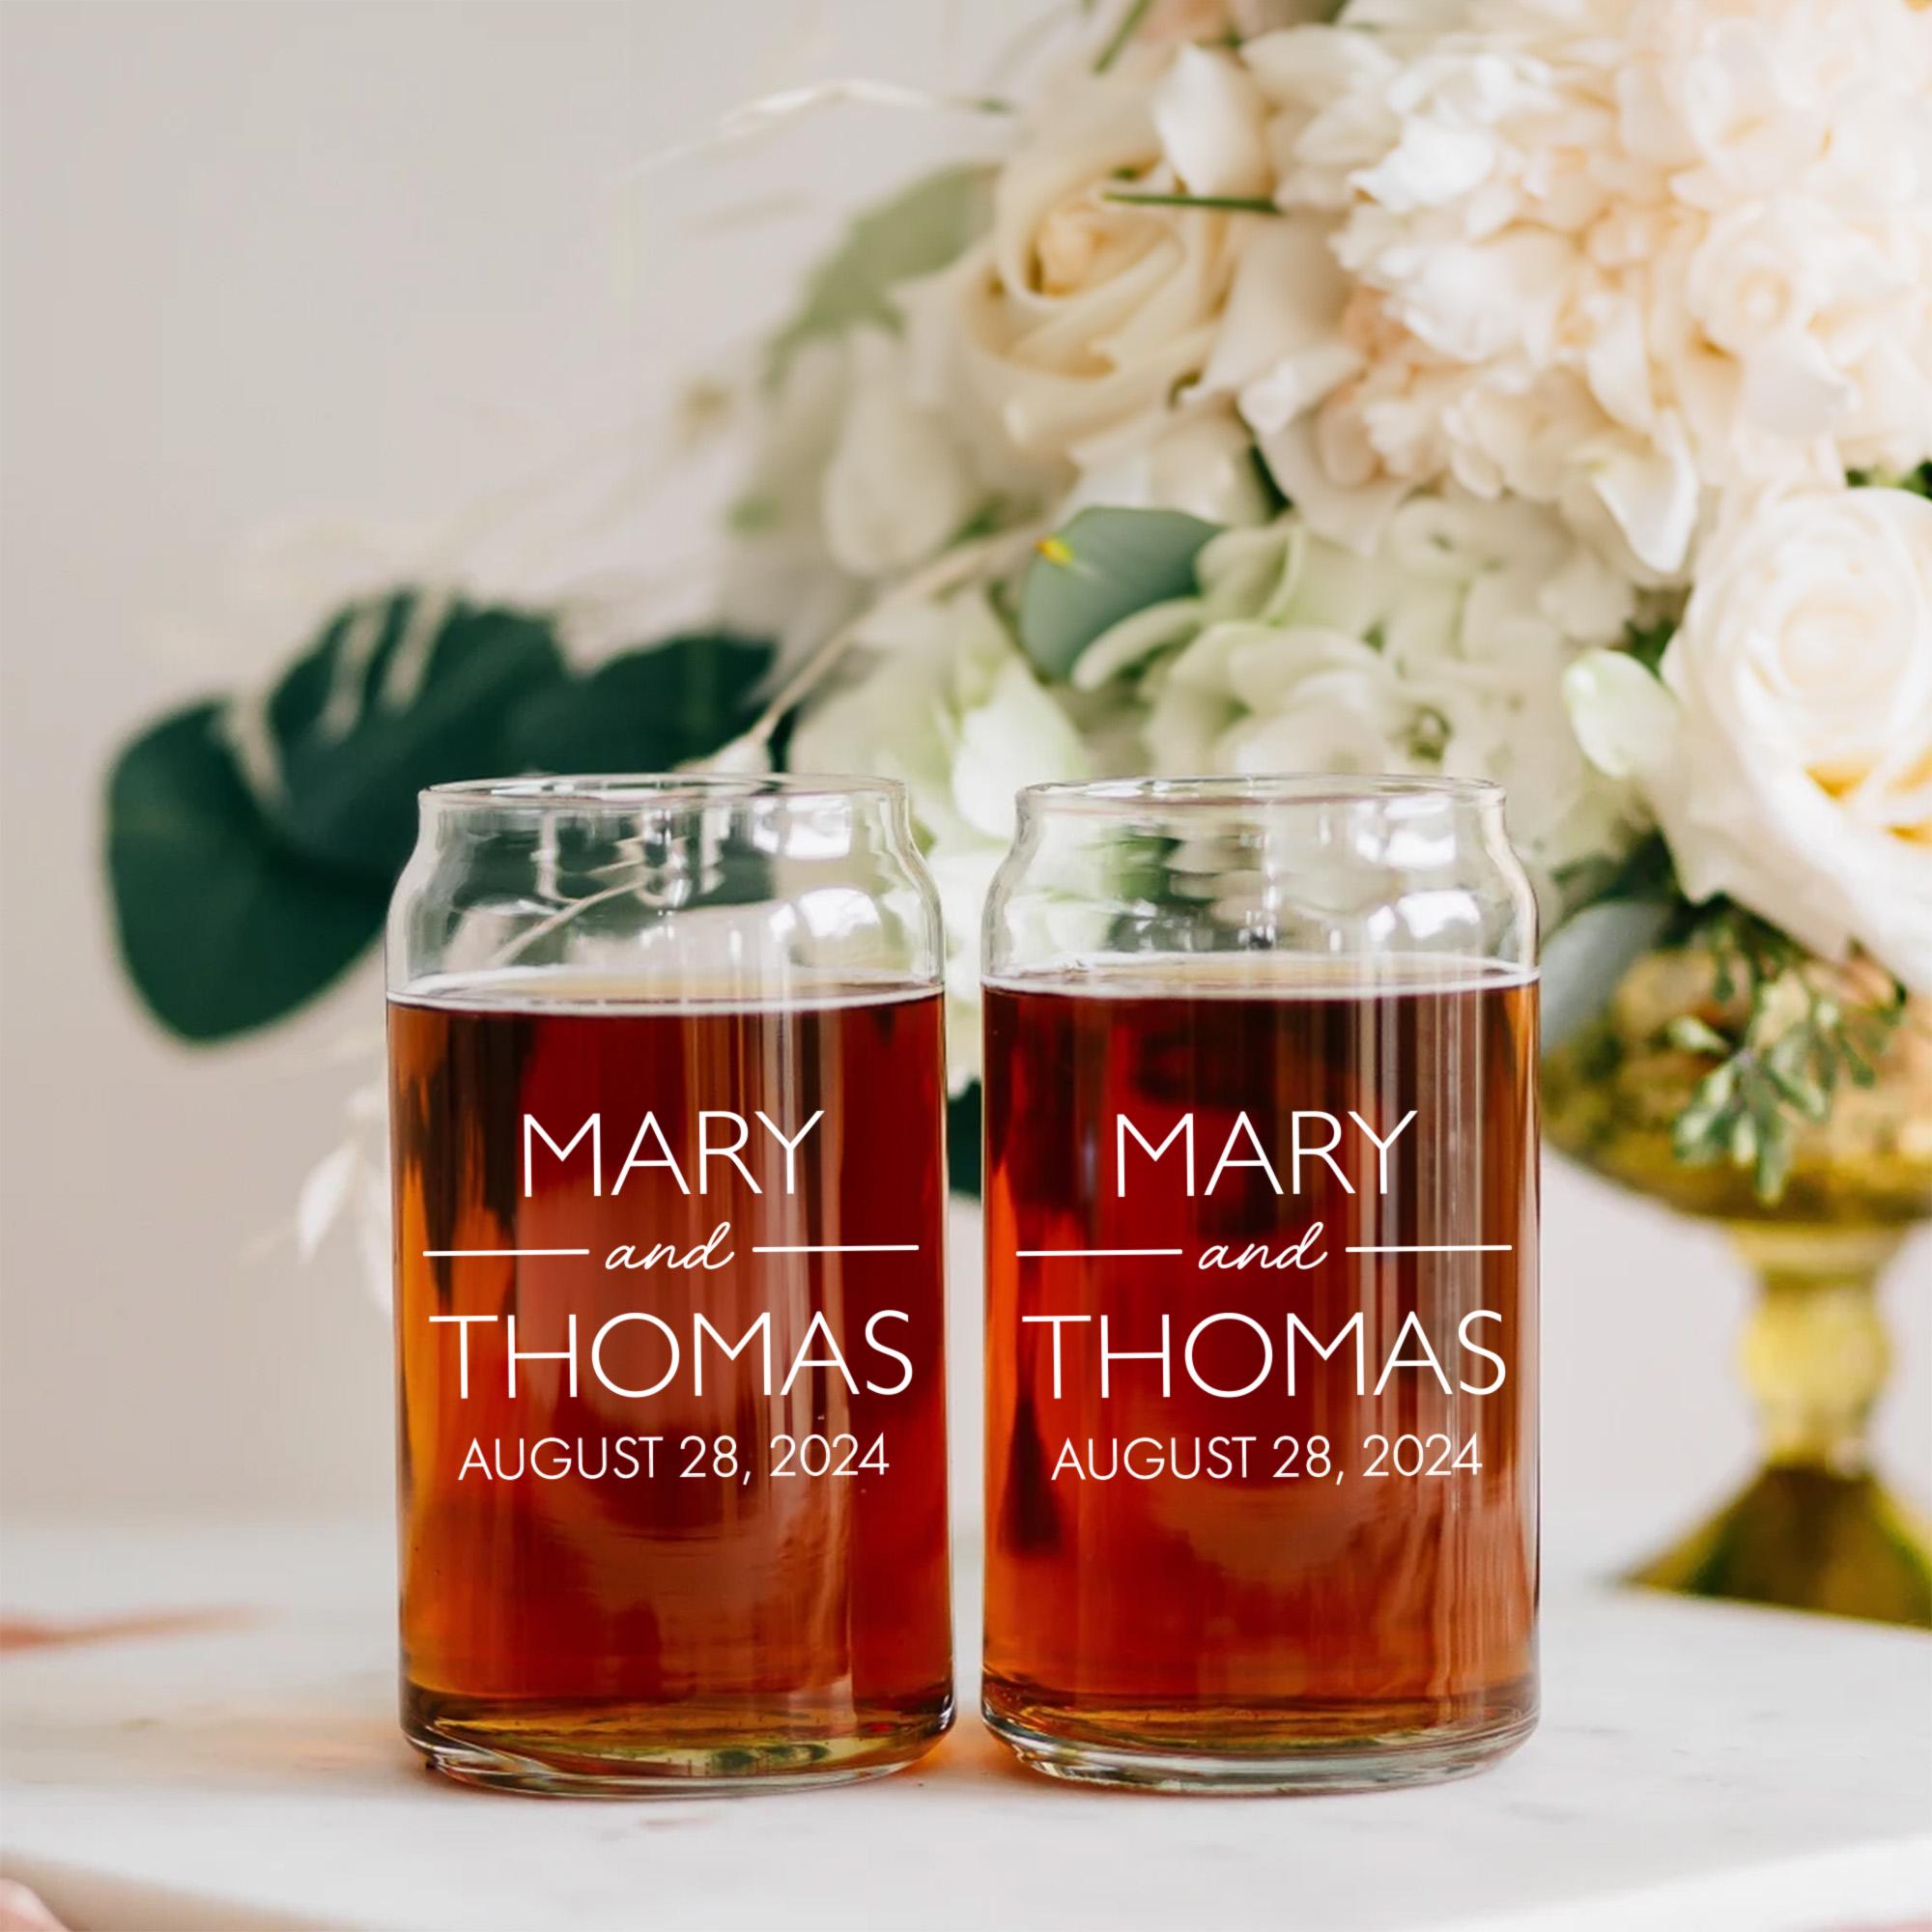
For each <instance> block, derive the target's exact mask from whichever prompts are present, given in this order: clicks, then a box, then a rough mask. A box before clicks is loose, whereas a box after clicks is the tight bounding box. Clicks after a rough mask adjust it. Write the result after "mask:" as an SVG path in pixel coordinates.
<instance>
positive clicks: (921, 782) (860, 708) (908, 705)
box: [789, 591, 1093, 1091]
mask: <svg viewBox="0 0 1932 1932" xmlns="http://www.w3.org/2000/svg"><path fill="white" fill-rule="evenodd" d="M863 641H864V642H865V643H866V644H867V645H868V646H870V647H872V648H873V649H874V650H876V651H877V652H878V654H879V655H878V656H877V658H876V660H875V662H874V664H873V666H872V667H871V668H869V669H868V671H867V675H866V676H865V678H864V679H863V681H861V682H860V683H858V684H855V685H852V686H849V687H847V688H846V689H844V690H842V691H838V692H836V693H834V694H833V695H832V696H829V697H827V698H825V699H824V700H823V701H821V702H820V703H818V704H816V705H815V706H813V707H812V709H811V710H810V711H809V712H808V713H807V714H806V715H805V717H804V718H803V719H802V720H801V721H800V723H799V725H798V728H797V730H796V731H795V732H794V733H793V736H792V741H791V749H790V754H789V763H790V765H791V767H792V769H793V770H795V771H821V772H877V773H879V774H881V775H883V776H885V777H888V778H896V779H899V780H902V781H904V783H905V785H906V787H907V789H908V791H909V792H910V793H911V796H912V809H913V816H914V819H915V820H916V821H917V826H918V830H919V835H920V840H921V846H922V849H923V852H924V854H925V860H926V865H927V867H928V868H929V869H930V870H931V872H932V876H933V882H934V884H935V885H936V886H937V887H938V889H939V898H940V907H941V910H942V912H943V914H944V916H945V921H946V944H947V970H946V987H947V1017H948V1025H947V1065H948V1067H949V1068H950V1070H951V1075H952V1085H953V1088H954V1090H955V1091H957V1090H958V1089H959V1088H961V1087H964V1086H965V1085H966V1084H967V1083H968V1082H969V1081H972V1080H974V1079H977V1078H978V1077H979V1067H980V1037H979V1013H980V919H981V915H982V913H983V911H984V908H985V902H986V891H987V888H988V887H989V886H990V885H991V884H992V878H993V873H994V871H995V869H996V868H997V867H998V866H999V863H1000V861H1001V859H1002V858H1003V857H1004V856H1005V855H1006V850H1007V847H1008V845H1009V843H1010V842H1011V839H1012V836H1013V798H1014V794H1015V793H1016V792H1017V791H1018V790H1019V788H1020V787H1021V786H1022V785H1024V784H1031V783H1034V782H1035V781H1040V780H1046V779H1080V778H1087V777H1090V776H1091V775H1092V769H1093V768H1092V764H1091V761H1090V757H1089V753H1088V751H1087V749H1086V747H1085V746H1084V745H1083V743H1082V741H1081V738H1080V734H1079V733H1078V732H1077V731H1076V730H1075V728H1074V726H1073V725H1072V724H1071V722H1070V721H1069V720H1068V718H1067V715H1066V713H1065V711H1063V710H1062V709H1061V707H1060V705H1059V704H1058V703H1056V702H1055V700H1054V699H1053V698H1052V697H1051V696H1048V695H1047V693H1046V692H1045V691H1044V690H1043V689H1042V688H1041V686H1040V684H1039V682H1038V680H1037V679H1036V678H1035V676H1034V674H1033V671H1032V669H1031V668H1029V666H1028V664H1027V662H1026V659H1025V658H1024V657H1022V656H1021V654H1020V651H1019V648H1018V646H1017V645H1015V644H1014V642H1013V640H1012V639H1011V637H1010V636H1009V634H1008V631H1007V628H1006V626H1005V625H1004V624H1003V623H1001V621H1000V619H999V617H998V616H997V615H996V614H995V613H994V611H993V609H992V606H991V605H990V604H989V603H988V602H987V601H986V599H985V597H984V596H983V595H981V594H980V593H979V592H977V591H974V592H968V593H964V594H962V595H959V596H956V597H953V598H952V599H951V600H949V601H947V602H945V603H932V604H920V605H912V606H900V607H895V608H894V609H893V610H891V611H887V612H883V613H881V615H880V616H879V617H878V618H876V619H875V620H873V621H872V622H871V623H870V625H869V626H868V628H867V629H866V630H865V632H864V633H863Z"/></svg>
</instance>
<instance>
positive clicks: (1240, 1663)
mask: <svg viewBox="0 0 1932 1932" xmlns="http://www.w3.org/2000/svg"><path fill="white" fill-rule="evenodd" d="M1530 903H1531V902H1530V900H1529V896H1528V894H1527V891H1526V888H1524V886H1523V885H1522V881H1521V874H1520V870H1519V869H1518V868H1517V867H1516V865H1515V862H1514V860H1513V859H1512V858H1511V857H1510V855H1509V852H1508V848H1507V846H1506V844H1504V843H1503V841H1502V838H1501V831H1500V802H1499V800H1498V799H1497V798H1496V797H1495V796H1494V795H1493V794H1492V792H1491V791H1489V790H1488V789H1487V788H1480V787H1464V786H1458V785H1453V784H1451V785H1436V784H1429V783H1421V782H1404V783H1401V784H1396V783H1394V782H1393V781H1390V782H1387V783H1382V782H1377V783H1370V784H1367V785H1355V784H1352V783H1344V782H1343V781H1333V780H1324V781H1314V780H1307V781H1248V782H1245V783H1243V782H1240V781H1199V782H1193V783H1178V784H1176V783H1170V784H1153V783H1147V784H1132V785H1114V786H1095V787H1067V788H1059V787H1049V788H1043V789H1042V790H1041V791H1040V792H1038V793H1036V794H1030V795H1029V796H1028V801H1027V805H1026V810H1025V811H1024V813H1023V819H1022V830H1021V837H1020V842H1019V845H1018V846H1017V848H1016V851H1015V854H1014V856H1013V858H1012V859H1011V860H1009V866H1008V868H1007V870H1006V872H1005V873H1004V874H1003V877H1002V881H1001V883H1000V884H999V885H998V886H997V887H996V889H995V897H994V904H993V907H992V909H991V911H990V912H989V922H988V924H989V933H988V937H989V948H990V956H989V962H988V965H989V973H988V983H987V985H986V987H985V1040H986V1062H985V1089H986V1153H987V1188H986V1284H987V1338H988V1339H987V1346H988V1370H987V1383H988V1386H987V1423H988V1428H987V1440H988V1451H987V1469H986V1515H987V1557H986V1632H985V1680H984V1702H985V1710H986V1714H987V1717H988V1720H989V1722H990V1723H991V1724H992V1726H993V1728H994V1729H995V1731H996V1732H998V1733H999V1735H1001V1736H1002V1737H1003V1738H1004V1739H1005V1740H1006V1741H1007V1742H1008V1743H1009V1745H1010V1746H1011V1747H1013V1748H1014V1749H1015V1750H1016V1751H1017V1752H1018V1753H1019V1754H1020V1756H1021V1757H1022V1758H1023V1759H1024V1760H1026V1761H1027V1762H1028V1763H1030V1764H1032V1765H1034V1766H1035V1767H1036V1768H1037V1769H1039V1770H1042V1771H1046V1772H1049V1773H1051V1774H1054V1775H1057V1776H1071V1777H1079V1778H1087V1779H1094V1780H1100V1781H1112V1782H1123V1783H1137V1784H1146V1785H1155V1786H1160V1787H1164V1788H1174V1789H1219V1788H1233V1789H1249V1790H1293V1789H1304V1788H1346V1787H1350V1786H1366V1785H1375V1784H1383V1783H1399V1782H1410V1781H1419V1780H1424V1779H1430V1778H1437V1777H1443V1776H1454V1775H1456V1774H1458V1773H1460V1772H1463V1771H1467V1770H1473V1769H1476V1768H1478V1767H1479V1766H1481V1765H1482V1764H1484V1763H1486V1762H1488V1761H1489V1760H1490V1759H1491V1758H1492V1757H1494V1756H1495V1755H1497V1754H1499V1753H1500V1752H1502V1751H1504V1750H1507V1749H1508V1748H1510V1747H1513V1746H1514V1745H1515V1744H1517V1743H1519V1742H1520V1740H1521V1738H1522V1737H1523V1736H1524V1735H1526V1733H1527V1732H1528V1730H1529V1729H1530V1727H1531V1725H1532V1724H1533V1722H1534V1717H1535V1711H1536V1635H1535V1629H1536V1598H1537V1553H1536V1509H1537V1491H1536V1426H1535V1418H1536V1390H1535V1375H1536V1276H1537V1143H1536V1059H1537V1055H1536V1043H1537V1016H1536V985H1535V980H1534V975H1533V971H1532V970H1531V968H1530V966H1529V963H1528V962H1529V960H1530V958H1531V957H1532V956H1533V953H1532V951H1531V949H1532V947H1533V930H1532V924H1531V922H1532V913H1531V910H1530Z"/></svg>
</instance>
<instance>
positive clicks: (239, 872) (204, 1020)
mask: <svg viewBox="0 0 1932 1932" xmlns="http://www.w3.org/2000/svg"><path fill="white" fill-rule="evenodd" d="M222 719H223V707H222V706H220V705H218V704H199V705H195V706H193V707H192V708H190V709H188V710H185V711H180V712H177V713H175V714H174V715H173V716H172V717H169V718H165V719H163V720H162V721H161V722H160V723H159V724H158V725H155V726H154V727H153V728H151V729H150V730H148V731H145V732H143V733H142V735H141V736H140V737H138V738H137V739H135V740H134V742H133V743H132V744H130V745H129V746H128V748H127V749H126V750H125V751H124V752H123V753H121V755H120V757H119V758H117V759H116V760H115V763H114V768H113V771H112V773H111V774H110V776H109V779H108V787H107V876H108V883H109V888H110V891H111V895H112V899H113V907H114V920H115V926H116V930H117V934H118V937H119V941H120V947H121V955H122V958H123V959H124V961H125V962H126V964H127V968H128V977H129V978H130V979H131V980H133V982H134V984H135V986H136V988H137V989H138V990H139V992H140V994H141V997H142V999H143V1000H145V1001H146V1003H147V1005H148V1008H149V1009H150V1010H151V1011H152V1012H153V1013H154V1015H155V1017H156V1019H158V1020H159V1021H160V1022H161V1023H162V1025H164V1026H166V1027H168V1028H169V1029H171V1030H172V1031H173V1032H174V1033H176V1034H179V1035H180V1036H181V1037H183V1038H185V1039H190V1040H197V1041H201V1040H214V1039H222V1038H225V1037H228V1036H230V1035H232V1034H237V1033H241V1032H243V1031H245V1030H246V1029H247V1028H249V1027H255V1026H261V1025H264V1024H266V1023H267V1022H268V1021H270V1020H273V1019H279V1018H280V1017H281V1016H282V1015H283V1014H284V1013H286V1012H288V1011H290V1010H291V1009H294V1008H296V1007H298V1006H299V1005H300V1004H301V1003H302V1002H303V1001H304V1000H306V999H309V998H310V997H312V996H313V995H314V994H316V993H318V992H320V991H321V990H322V989H323V987H325V986H326V985H327V984H328V982H329V981H330V980H333V979H334V978H335V977H336V975H337V974H338V973H340V972H341V971H342V970H343V969H344V968H345V967H346V966H348V965H349V963H350V962H351V961H352V960H353V959H355V957H356V955H357V954H358V953H360V952H362V951H363V950H364V949H365V948H366V947H367V946H368V944H369V942H370V941H371V940H372V939H374V938H375V936H376V934H377V933H378V932H379V931H381V929H382V924H383V913H384V904H385V901H386V899H387V896H388V883H387V881H386V880H372V879H368V878H363V877H359V876H347V875H344V874H340V873H336V872H332V871H330V870H328V869H327V868H324V867H318V866H316V865H314V864H312V863H311V862H309V861H307V860H304V859H303V858H302V857H300V856H299V855H298V854H297V853H295V852H293V851H292V850H290V849H289V847H288V846H287V845H286V844H285V843H284V842H283V841H282V840H281V838H279V837H278V836H277V834H276V833H275V831H274V829H273V828H272V827H271V826H270V824H269V822H268V820H267V819H266V818H265V817H264V815H263V813H262V811H261V810H260V808H259V807H258V805H257V804H256V801H255V798H254V795H253V794H252V793H251V792H250V791H249V789H248V787H247V785H246V784H245V783H244V782H243V781H242V778H241V772H240V770H239V769H238V767H237V765H236V762H235V758H234V755H233V753H231V751H230V750H229V747H228V743H227V741H226V738H225V737H224V735H223V729H222Z"/></svg>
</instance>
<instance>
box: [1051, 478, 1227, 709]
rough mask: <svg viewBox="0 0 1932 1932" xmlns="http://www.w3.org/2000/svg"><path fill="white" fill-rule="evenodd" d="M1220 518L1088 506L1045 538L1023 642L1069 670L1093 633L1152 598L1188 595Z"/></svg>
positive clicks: (1055, 673)
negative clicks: (1199, 560)
mask: <svg viewBox="0 0 1932 1932" xmlns="http://www.w3.org/2000/svg"><path fill="white" fill-rule="evenodd" d="M1218 534H1219V530H1218V526H1215V525H1213V524H1209V523H1204V522H1203V521H1202V520H1201V519H1200V518H1199V517H1190V516H1186V515H1184V514H1183V513H1182V512H1181V511H1179V510H1124V509H1108V508H1098V507H1096V508H1094V509H1087V510H1082V511H1080V512H1079V514H1078V515H1076V516H1075V517H1074V519H1073V521H1072V522H1071V523H1069V524H1068V525H1067V526H1065V528H1064V529H1062V530H1060V531H1059V532H1057V533H1056V534H1055V535H1053V536H1050V537H1046V538H1044V539H1042V541H1041V542H1040V544H1039V547H1038V549H1037V552H1036V554H1035V555H1034V557H1033V560H1032V561H1031V562H1030V563H1029V564H1028V565H1027V570H1026V577H1025V579H1024V581H1023V582H1022V583H1021V585H1020V606H1019V634H1020V642H1021V643H1022V644H1024V645H1025V647H1026V650H1027V654H1028V656H1029V657H1031V658H1032V659H1033V661H1034V663H1035V665H1036V666H1037V667H1038V668H1039V669H1040V670H1042V671H1044V672H1045V673H1046V674H1047V676H1049V677H1054V678H1064V677H1065V676H1066V675H1067V674H1068V672H1070V671H1071V670H1072V668H1073V665H1074V661H1075V660H1076V659H1077V658H1078V657H1079V655H1080V653H1081V652H1082V651H1084V650H1085V649H1086V648H1087V646H1088V645H1089V644H1091V643H1092V642H1093V641H1094V639H1095V638H1097V637H1099V636H1100V635H1101V634H1102V633H1103V632H1105V631H1109V630H1111V629H1112V628H1113V627H1114V626H1115V625H1116V624H1118V623H1119V622H1120V621H1121V620H1122V618H1123V617H1131V616H1132V615H1133V614H1134V612H1135V611H1144V610H1146V609H1147V607H1148V606H1149V605H1150V604H1164V603H1167V602H1168V601H1169V600H1170V599H1172V598H1176V597H1185V596H1187V595H1189V594H1190V593H1191V592H1192V591H1193V589H1194V587H1195V585H1194V559H1195V558H1196V557H1197V556H1199V555H1200V554H1201V551H1202V549H1203V547H1204V546H1205V545H1206V544H1207V543H1208V539H1209V538H1211V537H1213V536H1216V535H1218Z"/></svg>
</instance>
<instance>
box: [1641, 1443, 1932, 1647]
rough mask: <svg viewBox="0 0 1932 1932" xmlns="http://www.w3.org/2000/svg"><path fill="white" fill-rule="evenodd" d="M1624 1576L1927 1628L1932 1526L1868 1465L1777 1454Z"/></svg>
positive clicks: (1696, 1593) (1931, 1603)
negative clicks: (1850, 1467) (1705, 1516)
mask: <svg viewBox="0 0 1932 1932" xmlns="http://www.w3.org/2000/svg"><path fill="white" fill-rule="evenodd" d="M1630 1581H1632V1582H1633V1583H1640V1584H1642V1585H1644V1586H1645V1587H1646V1588H1649V1589H1654V1590H1675V1591H1679V1592H1681V1593H1683V1594H1685V1595H1687V1596H1693V1597H1724V1598H1729V1599H1733V1600H1735V1601H1738V1602H1743V1603H1748V1604H1774V1605H1780V1606H1781V1607H1783V1608H1785V1609H1793V1610H1822V1611H1827V1612H1829V1613H1831V1614H1833V1615H1835V1616H1841V1617H1866V1618H1870V1619H1873V1620H1874V1621H1877V1622H1880V1623H1890V1624H1906V1625H1910V1626H1913V1627H1915V1628H1918V1629H1920V1630H1926V1629H1932V1530H1928V1528H1927V1526H1926V1524H1925V1523H1924V1522H1923V1521H1922V1520H1920V1518H1919V1516H1918V1512H1917V1511H1915V1510H1914V1509H1912V1508H1911V1507H1910V1506H1909V1505H1908V1504H1906V1503H1903V1502H1901V1501H1900V1500H1899V1499H1898V1498H1897V1497H1895V1496H1893V1495H1892V1494H1891V1493H1890V1492H1889V1491H1888V1490H1887V1489H1886V1487H1885V1485H1884V1484H1882V1483H1881V1482H1879V1480H1878V1479H1877V1478H1876V1477H1875V1476H1872V1475H1870V1474H1868V1473H1863V1472H1857V1473H1852V1474H1839V1473H1837V1472H1835V1471H1833V1470H1831V1469H1825V1468H1816V1467H1811V1466H1807V1465H1804V1464H1800V1463H1772V1464H1771V1465H1770V1466H1768V1467H1767V1468H1764V1469H1762V1470H1760V1471H1759V1472H1758V1474H1757V1476H1756V1477H1755V1478H1754V1479H1753V1480H1752V1481H1751V1482H1750V1483H1749V1484H1748V1485H1747V1487H1746V1488H1745V1489H1744V1490H1743V1491H1741V1492H1739V1494H1738V1495H1737V1496H1735V1497H1734V1498H1733V1499H1732V1500H1731V1501H1730V1502H1729V1503H1727V1504H1726V1505H1725V1506H1724V1508H1722V1509H1721V1510H1719V1512H1718V1514H1717V1515H1716V1516H1714V1517H1713V1518H1711V1520H1709V1521H1708V1522H1705V1523H1702V1524H1700V1525H1699V1526H1698V1527H1697V1528H1696V1529H1694V1530H1692V1531H1691V1532H1690V1535H1689V1536H1687V1537H1685V1538H1683V1539H1682V1540H1681V1541H1680V1542H1677V1543H1674V1544H1672V1545H1671V1547H1670V1548H1668V1549H1666V1550H1664V1551H1663V1552H1662V1554H1661V1555H1659V1556H1656V1557H1654V1558H1652V1560H1651V1561H1650V1562H1648V1563H1646V1564H1644V1565H1643V1566H1642V1567H1641V1568H1640V1569H1638V1570H1636V1571H1634V1572H1633V1573H1632V1575H1631V1577H1630Z"/></svg>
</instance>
